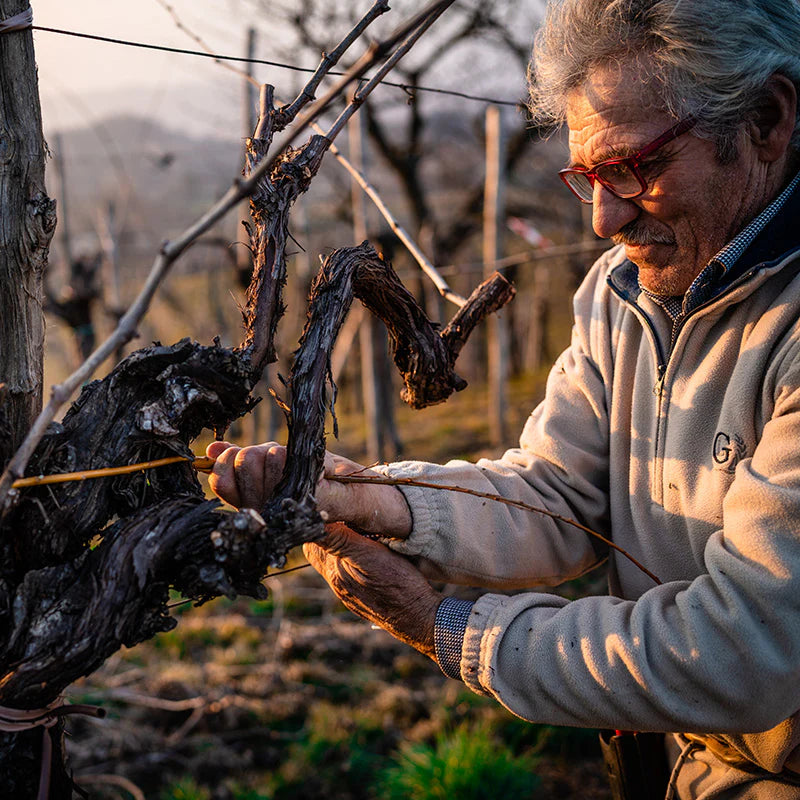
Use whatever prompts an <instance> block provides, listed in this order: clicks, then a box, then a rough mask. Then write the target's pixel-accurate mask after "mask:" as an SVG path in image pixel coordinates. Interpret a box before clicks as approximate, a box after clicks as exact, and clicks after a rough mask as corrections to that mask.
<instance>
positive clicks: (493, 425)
mask: <svg viewBox="0 0 800 800" xmlns="http://www.w3.org/2000/svg"><path fill="white" fill-rule="evenodd" d="M502 148H503V127H502V117H501V116H500V109H499V108H498V106H489V107H488V108H487V109H486V184H485V185H486V188H485V192H484V206H483V261H484V263H485V264H486V265H487V267H486V271H485V273H484V278H488V277H489V276H490V275H491V273H492V272H493V268H492V267H490V266H488V265H489V264H494V262H495V261H497V260H498V259H499V258H500V256H501V255H502V249H503V246H502V233H501V231H502V230H503V217H504V216H505V206H504V200H505V198H504V195H505V174H504V171H503V157H502V152H503V149H502ZM486 324H487V328H486V331H487V341H488V359H489V370H488V372H489V375H488V392H489V434H490V436H491V441H492V445H493V446H495V447H499V446H501V445H502V444H504V442H505V441H506V439H507V433H508V431H507V425H506V409H507V408H508V351H509V333H508V320H507V318H506V317H504V316H503V314H502V312H501V313H498V314H494V315H493V316H492V317H490V318H489V319H488V320H487V321H486Z"/></svg>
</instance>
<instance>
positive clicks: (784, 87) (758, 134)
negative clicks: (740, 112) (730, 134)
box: [748, 72, 797, 162]
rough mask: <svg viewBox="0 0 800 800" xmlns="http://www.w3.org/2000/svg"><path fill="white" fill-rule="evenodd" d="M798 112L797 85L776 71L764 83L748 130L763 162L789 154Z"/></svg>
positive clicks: (776, 159) (775, 159)
mask: <svg viewBox="0 0 800 800" xmlns="http://www.w3.org/2000/svg"><path fill="white" fill-rule="evenodd" d="M796 115H797V91H796V90H795V87H794V84H793V83H792V82H791V81H790V80H789V79H788V78H787V77H786V76H785V75H780V74H779V73H777V72H776V73H775V74H774V75H771V76H770V78H769V79H768V80H767V83H766V85H765V86H764V92H763V95H762V97H761V100H760V102H759V104H758V106H757V107H756V110H755V116H754V118H753V120H752V121H751V123H750V125H749V131H748V132H749V134H750V140H751V142H752V143H753V145H754V146H755V148H756V149H757V150H758V153H759V156H760V158H761V160H762V161H767V162H774V161H778V160H779V159H780V158H781V157H782V156H784V155H785V154H786V151H787V150H788V148H789V143H790V142H791V139H792V135H793V134H794V128H795V123H796Z"/></svg>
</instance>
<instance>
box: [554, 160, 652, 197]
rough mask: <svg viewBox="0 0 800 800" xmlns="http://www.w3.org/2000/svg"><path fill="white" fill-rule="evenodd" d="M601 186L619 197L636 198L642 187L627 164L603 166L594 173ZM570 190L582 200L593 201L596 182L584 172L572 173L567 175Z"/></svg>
mask: <svg viewBox="0 0 800 800" xmlns="http://www.w3.org/2000/svg"><path fill="white" fill-rule="evenodd" d="M594 174H595V175H596V176H597V179H598V180H599V181H600V183H601V184H603V185H604V186H606V187H607V188H608V189H610V190H611V191H612V192H613V193H614V194H616V195H617V197H634V196H635V195H638V194H641V192H642V185H641V184H640V183H639V180H638V178H637V177H636V175H635V174H634V172H633V170H632V169H631V168H630V167H629V166H628V165H627V164H626V163H625V162H618V163H614V164H601V165H600V166H599V167H598V168H597V170H596V171H595V173H594ZM565 178H566V180H567V182H568V183H569V185H570V188H571V189H572V190H573V191H574V192H575V193H576V194H577V195H578V196H579V197H580V198H581V199H582V200H586V201H588V202H591V201H592V198H593V195H594V182H593V181H592V180H591V178H590V177H589V176H588V175H587V174H585V173H583V172H570V173H567V174H566V175H565Z"/></svg>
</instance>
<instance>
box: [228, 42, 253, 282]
mask: <svg viewBox="0 0 800 800" xmlns="http://www.w3.org/2000/svg"><path fill="white" fill-rule="evenodd" d="M255 53H256V29H255V28H248V29H247V46H246V49H245V57H246V58H248V59H253V58H255ZM245 73H246V74H245V77H244V78H243V79H242V130H243V132H244V133H243V136H244V139H247V138H249V137H250V136H252V135H253V132H254V131H255V128H256V106H257V104H258V95H257V93H256V86H255V84H254V83H253V64H252V60H251V61H247V62H246V63H245ZM244 139H243V141H244ZM246 152H247V148H246V146H245V147H242V164H244V161H245V154H246ZM249 220H250V200H249V199H245V200H242V202H241V203H240V204H239V216H238V218H237V220H236V234H235V236H234V242H237V244H236V245H235V247H236V272H237V275H238V278H239V282H240V283H241V284H242V286H247V284H248V283H249V282H250V274H251V273H252V271H253V259H252V257H251V255H250V249H249V248H248V247H246V246H245V245H244V244H242V242H244V241H245V240H246V238H247V237H246V235H245V231H244V226H243V223H244V222H248V221H249Z"/></svg>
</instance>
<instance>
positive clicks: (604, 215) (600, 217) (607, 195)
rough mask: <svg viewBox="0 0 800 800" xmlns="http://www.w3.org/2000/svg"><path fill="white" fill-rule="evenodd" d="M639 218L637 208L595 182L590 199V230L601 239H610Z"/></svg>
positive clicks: (634, 204) (598, 182)
mask: <svg viewBox="0 0 800 800" xmlns="http://www.w3.org/2000/svg"><path fill="white" fill-rule="evenodd" d="M637 216H639V207H638V206H637V205H636V203H633V202H631V201H630V200H624V199H623V198H621V197H617V196H616V195H614V194H612V193H611V192H609V191H608V189H606V188H605V186H603V185H602V184H601V183H600V181H595V184H594V196H593V199H592V228H594V232H595V233H596V234H597V235H598V236H599V237H600V238H601V239H610V238H611V237H612V236H613V235H614V234H615V233H619V231H620V230H621V229H622V228H623V227H625V225H627V224H628V223H629V222H633V220H635V219H636V217H637Z"/></svg>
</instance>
